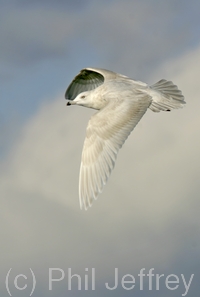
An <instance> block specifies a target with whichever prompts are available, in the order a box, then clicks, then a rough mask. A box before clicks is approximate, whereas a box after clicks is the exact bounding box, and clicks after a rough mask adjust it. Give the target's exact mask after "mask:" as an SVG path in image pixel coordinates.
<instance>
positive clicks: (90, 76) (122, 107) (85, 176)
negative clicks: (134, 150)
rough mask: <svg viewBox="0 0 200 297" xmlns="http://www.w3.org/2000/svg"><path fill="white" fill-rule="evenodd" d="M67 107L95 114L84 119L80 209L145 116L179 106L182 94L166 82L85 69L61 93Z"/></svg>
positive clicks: (94, 194)
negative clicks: (146, 80) (95, 111)
mask: <svg viewBox="0 0 200 297" xmlns="http://www.w3.org/2000/svg"><path fill="white" fill-rule="evenodd" d="M65 98H66V99H67V100H68V103H67V105H81V106H84V107H89V108H93V109H96V110H98V112H97V113H95V114H94V115H93V116H92V117H91V119H90V120H89V123H88V126H87V130H86V137H85V141H84V146H83V151H82V160H81V167H80V176H79V199H80V206H81V208H83V207H84V208H85V209H87V208H88V207H89V206H91V205H92V202H93V200H94V199H96V198H97V196H98V194H99V193H100V192H102V189H103V187H104V185H105V184H106V182H107V180H108V178H109V176H110V174H111V171H112V170H113V168H114V165H115V161H116V158H117V153H118V151H119V149H120V148H121V147H122V145H123V144H124V142H125V140H126V139H127V137H128V136H129V134H130V133H131V131H132V130H133V129H134V127H135V126H136V125H137V123H138V122H139V121H140V119H141V118H142V116H143V115H144V114H145V112H146V111H147V109H148V108H149V109H151V110H152V111H154V112H159V111H161V110H162V111H170V110H171V109H174V108H180V107H182V105H183V104H184V103H185V101H184V97H183V95H182V92H181V91H180V90H179V89H178V88H177V86H176V85H174V84H173V83H172V82H171V81H167V80H164V79H162V80H160V81H158V82H157V83H155V84H154V85H152V86H148V85H147V84H146V83H143V82H140V81H136V80H133V79H131V78H129V77H127V76H124V75H121V74H118V73H115V72H112V71H109V70H105V69H99V68H85V69H82V70H81V71H80V73H79V74H78V75H77V76H76V77H75V78H74V79H73V81H72V82H71V83H70V85H69V87H68V88H67V91H66V93H65Z"/></svg>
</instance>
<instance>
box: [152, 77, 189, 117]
mask: <svg viewBox="0 0 200 297" xmlns="http://www.w3.org/2000/svg"><path fill="white" fill-rule="evenodd" d="M149 93H150V95H151V97H152V99H153V100H152V103H151V105H150V106H149V108H150V109H151V110H153V111H155V112H159V111H161V110H163V111H170V110H171V109H174V108H180V107H182V106H183V104H185V101H184V96H183V95H182V92H181V91H180V90H179V89H178V87H177V86H176V85H174V84H173V82H172V81H168V80H165V79H161V80H160V81H158V82H157V83H155V84H154V85H152V86H150V89H149Z"/></svg>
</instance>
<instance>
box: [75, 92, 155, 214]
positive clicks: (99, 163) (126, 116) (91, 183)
mask: <svg viewBox="0 0 200 297" xmlns="http://www.w3.org/2000/svg"><path fill="white" fill-rule="evenodd" d="M150 104H151V97H150V96H148V95H146V94H143V93H140V94H139V95H137V99H135V100H133V99H132V100H131V99H130V98H127V99H123V100H121V101H120V102H119V101H117V102H116V101H115V102H113V101H111V102H109V104H108V105H107V106H106V107H105V108H103V109H102V110H100V111H99V112H97V113H96V114H94V115H93V116H92V117H91V119H90V121H89V123H88V127H87V130H86V138H85V142H84V146H83V152H82V160H81V168H80V177H79V199H80V206H81V208H82V207H84V208H85V209H87V208H88V207H89V206H91V204H92V201H93V200H94V199H96V198H97V195H98V193H100V192H101V191H102V189H103V186H104V185H105V184H106V182H107V180H108V178H109V176H110V174H111V171H112V169H113V168H114V165H115V161H116V158H117V153H118V151H119V149H120V148H121V147H122V145H123V143H124V142H125V140H126V139H127V137H128V136H129V134H130V133H131V131H132V130H133V129H134V127H135V126H136V125H137V123H138V122H139V120H140V119H141V118H142V116H143V115H144V114H145V112H146V110H147V108H148V107H149V105H150Z"/></svg>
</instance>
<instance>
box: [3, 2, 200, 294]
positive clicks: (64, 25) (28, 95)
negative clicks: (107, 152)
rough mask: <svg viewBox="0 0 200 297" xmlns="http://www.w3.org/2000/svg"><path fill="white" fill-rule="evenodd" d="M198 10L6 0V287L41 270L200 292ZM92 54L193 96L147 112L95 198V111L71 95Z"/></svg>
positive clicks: (51, 276)
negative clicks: (85, 151) (90, 139)
mask: <svg viewBox="0 0 200 297" xmlns="http://www.w3.org/2000/svg"><path fill="white" fill-rule="evenodd" d="M199 11H200V2H199V1H196V0H191V1H184V0H182V1H181V0H173V1H172V0H168V1H156V0H140V1H139V0H138V1H137V0H123V1H120V0H115V1H114V0H106V1H105V0H102V1H95V0H94V1H90V0H85V1H80V0H73V1H72V0H71V1H69V0H66V1H63V0H58V1H52V0H49V1H46V0H40V1H24V0H11V1H5V0H0V40H1V46H0V48H1V50H0V65H1V67H0V139H1V142H0V199H1V208H0V222H1V223H0V236H1V241H0V242H1V249H0V250H1V252H0V263H1V266H0V295H1V296H3V297H4V296H9V292H8V290H7V289H10V294H11V295H12V296H16V297H19V296H20V297H23V296H29V295H30V294H31V290H32V286H33V276H32V273H31V271H32V272H33V273H34V275H35V278H36V287H35V290H34V292H33V295H32V296H36V297H39V296H40V297H41V296H42V297H48V296H50V297H51V296H59V297H63V296H79V295H81V296H97V297H98V296H102V295H103V296H133V295H135V296H142V297H143V296H144V297H146V296H162V297H169V296H173V297H179V296H197V294H198V293H199V291H200V285H199V277H200V268H199V267H200V236H199V228H200V218H199V207H200V202H199V192H200V185H199V176H200V166H199V160H198V156H199V151H200V134H199V125H200V119H199V108H200V101H199V93H200V84H199V69H200V38H199V36H200V20H199ZM84 67H100V68H106V69H110V70H113V71H116V72H118V73H122V74H124V75H127V76H130V77H132V78H134V79H138V80H141V81H144V82H146V83H148V84H150V85H151V84H153V83H155V82H156V81H158V80H160V79H162V78H165V79H169V80H172V81H173V82H174V83H175V84H176V85H178V87H179V89H181V90H182V92H183V94H184V96H185V100H186V103H187V104H186V105H185V106H184V108H183V109H181V110H174V111H172V112H171V113H164V112H160V113H158V114H157V113H153V112H152V111H150V110H149V111H148V112H147V113H146V114H145V116H144V118H142V120H141V122H139V124H138V125H137V127H136V128H135V129H134V131H133V132H132V134H131V135H130V136H129V138H128V140H127V141H126V143H125V144H124V146H123V148H122V150H120V152H119V155H118V159H117V163H116V166H115V170H114V171H113V173H112V175H111V177H110V179H109V181H108V184H107V185H106V187H105V189H104V191H103V192H102V194H101V195H99V197H98V199H97V201H95V202H94V203H93V205H92V207H91V208H90V209H89V210H88V211H83V210H80V207H79V200H78V177H79V166H80V159H81V151H82V146H83V141H84V137H85V130H86V126H87V122H88V120H89V118H90V117H91V115H92V114H94V112H95V111H93V110H90V109H86V108H81V107H75V106H71V107H66V101H65V99H64V94H65V91H66V88H67V86H68V85H69V83H70V82H71V80H72V79H73V77H74V76H75V75H76V74H77V73H78V72H79V71H80V70H81V69H82V68H84ZM11 268H12V269H11ZM30 268H31V270H30ZM92 268H93V270H92ZM10 269H11V270H10ZM142 269H144V270H143V273H144V274H145V276H143V288H142V284H141V282H142V277H141V274H142V272H141V270H142ZM151 269H153V270H151ZM150 270H151V271H152V273H153V274H154V276H152V288H151V286H150V285H151V284H150V280H151V279H150V277H149V276H148V274H150ZM9 271H10V273H9ZM73 274H76V276H74V277H72V283H70V280H71V278H70V275H73ZM127 274H128V276H127ZM117 275H118V277H119V281H118V284H116V288H114V285H115V276H116V277H117ZM156 275H157V278H156ZM158 275H163V276H162V277H160V278H159V277H158ZM92 276H93V278H92ZM158 279H159V280H160V283H159V285H158ZM6 280H7V287H6ZM87 280H88V289H87V284H86V283H87ZM133 280H135V283H134V281H133ZM80 281H81V290H78V289H79V286H78V284H79V285H80V283H79V282H80ZM123 281H124V282H123ZM128 281H129V283H128ZM131 281H132V282H131ZM173 281H174V282H173ZM92 283H93V287H92ZM70 284H71V290H70ZM85 284H86V285H85ZM106 284H107V285H106ZM134 285H135V286H134ZM187 285H188V287H187ZM26 286H27V287H26ZM131 286H132V287H131ZM108 287H113V288H114V289H113V290H109V288H108ZM128 289H129V290H128Z"/></svg>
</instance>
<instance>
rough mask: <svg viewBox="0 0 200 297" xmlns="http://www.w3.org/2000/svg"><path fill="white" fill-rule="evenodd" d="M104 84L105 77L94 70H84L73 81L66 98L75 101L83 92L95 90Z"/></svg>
mask: <svg viewBox="0 0 200 297" xmlns="http://www.w3.org/2000/svg"><path fill="white" fill-rule="evenodd" d="M103 82H104V76H103V75H102V74H101V73H98V72H96V71H93V70H88V69H83V70H81V71H80V73H79V74H78V75H77V76H76V77H75V78H74V79H73V81H72V82H71V84H70V85H69V87H68V88H67V91H66V93H65V98H66V99H68V100H74V99H75V98H76V96H77V95H78V94H80V93H82V92H85V91H90V90H94V89H95V88H97V87H98V86H100V85H102V84H103Z"/></svg>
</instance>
